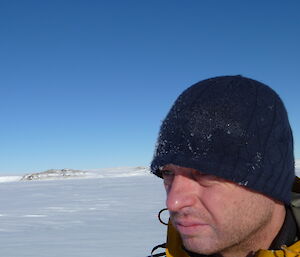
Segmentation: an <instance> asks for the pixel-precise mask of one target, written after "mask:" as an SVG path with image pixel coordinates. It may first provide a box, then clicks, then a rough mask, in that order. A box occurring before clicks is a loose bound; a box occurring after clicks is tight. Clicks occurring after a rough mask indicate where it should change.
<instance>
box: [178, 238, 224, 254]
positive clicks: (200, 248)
mask: <svg viewBox="0 0 300 257" xmlns="http://www.w3.org/2000/svg"><path fill="white" fill-rule="evenodd" d="M182 241H183V245H184V248H185V249H186V250H188V251H190V252H194V253H198V254H204V255H210V254H214V253H216V252H217V251H218V249H216V248H217V247H216V245H215V244H213V243H212V242H209V241H208V240H203V241H202V240H199V239H198V240H197V239H196V238H192V237H190V238H183V239H182Z"/></svg>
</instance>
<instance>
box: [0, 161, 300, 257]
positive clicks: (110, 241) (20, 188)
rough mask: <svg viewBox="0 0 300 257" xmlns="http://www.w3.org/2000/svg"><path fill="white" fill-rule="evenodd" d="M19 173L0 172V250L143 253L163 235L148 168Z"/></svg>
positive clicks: (19, 255) (11, 254) (69, 255)
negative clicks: (63, 173) (77, 174)
mask: <svg viewBox="0 0 300 257" xmlns="http://www.w3.org/2000/svg"><path fill="white" fill-rule="evenodd" d="M296 167H297V168H296V172H297V174H298V175H299V174H300V162H299V160H297V161H296ZM21 178H22V176H2V177H0V195H1V197H0V256H5V257H29V256H30V257H50V256H51V257H54V256H64V257H85V256H88V257H96V256H97V257H120V256H122V257H146V256H148V255H149V254H150V251H151V249H152V247H153V246H154V245H157V244H159V243H162V242H164V241H165V231H166V227H165V226H164V225H162V224H160V223H159V221H158V219H157V213H158V211H159V210H160V209H162V208H164V207H165V205H164V202H165V192H164V190H163V186H162V181H161V180H160V179H158V178H156V177H155V176H153V175H151V174H150V173H149V171H148V170H147V169H143V168H113V169H103V170H95V171H91V172H88V173H86V174H84V175H82V176H80V177H71V176H69V177H68V178H61V177H59V176H57V177H53V176H50V177H47V176H46V177H45V176H44V177H42V178H41V179H36V180H32V181H28V180H23V181H20V179H21ZM165 218H166V219H167V217H165Z"/></svg>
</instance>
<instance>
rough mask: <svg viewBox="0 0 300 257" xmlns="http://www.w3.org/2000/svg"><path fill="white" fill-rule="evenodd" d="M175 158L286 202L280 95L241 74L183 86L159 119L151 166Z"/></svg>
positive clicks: (290, 156) (287, 145)
mask: <svg viewBox="0 0 300 257" xmlns="http://www.w3.org/2000/svg"><path fill="white" fill-rule="evenodd" d="M167 164H174V165H178V166H182V167H188V168H193V169H197V170H199V171H201V172H204V173H207V174H213V175H215V176H218V177H221V178H224V179H228V180H230V181H233V182H235V183H238V184H240V185H242V186H245V187H248V188H250V189H252V190H255V191H258V192H260V193H263V194H265V195H267V196H269V197H271V198H273V199H275V200H279V201H281V202H284V203H286V204H289V202H290V198H291V187H292V184H293V181H294V178H295V168H294V153H293V136H292V131H291V128H290V125H289V121H288V116H287V112H286V109H285V107H284V104H283V102H282V101H281V99H280V98H279V96H278V95H277V94H276V93H275V92H274V91H273V90H272V89H271V88H269V87H268V86H266V85H264V84H262V83H260V82H258V81H255V80H252V79H249V78H245V77H242V76H222V77H216V78H212V79H207V80H204V81H201V82H199V83H197V84H195V85H193V86H191V87H190V88H188V89H187V90H185V91H184V92H183V93H182V94H181V95H180V96H179V97H178V99H177V100H176V102H175V104H174V105H173V107H172V108H171V110H170V112H169V113H168V115H167V117H166V118H165V120H164V121H163V123H162V125H161V128H160V133H159V137H158V141H157V145H156V150H155V154H154V158H153V161H152V163H151V171H152V172H153V173H154V174H156V175H157V176H160V177H161V172H160V167H162V166H164V165H167Z"/></svg>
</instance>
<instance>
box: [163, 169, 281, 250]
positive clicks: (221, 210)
mask: <svg viewBox="0 0 300 257" xmlns="http://www.w3.org/2000/svg"><path fill="white" fill-rule="evenodd" d="M162 175H163V179H164V185H165V189H166V192H167V201H166V204H167V207H168V210H169V212H170V216H171V221H172V224H173V225H174V226H175V228H176V229H177V231H178V232H179V233H180V235H181V238H182V241H183V244H184V246H185V248H186V249H188V250H190V251H193V252H196V253H201V254H213V253H221V252H226V251H230V250H232V249H236V250H237V251H238V249H239V247H242V248H245V247H246V248H247V244H251V243H253V242H252V241H253V239H255V240H263V238H261V239H259V236H258V235H259V234H261V233H260V231H261V230H262V229H263V228H264V227H265V226H266V225H267V224H268V221H269V220H270V218H271V216H272V213H273V210H274V204H275V203H274V201H273V200H271V199H270V198H268V197H266V196H264V195H262V194H259V193H256V192H253V191H250V190H248V189H246V188H245V187H242V186H239V185H237V184H235V183H232V182H229V181H227V180H224V179H220V178H217V177H215V176H212V175H207V174H203V173H201V172H199V171H197V170H194V169H190V168H184V167H180V166H175V165H171V164H170V165H166V166H164V167H163V169H162Z"/></svg>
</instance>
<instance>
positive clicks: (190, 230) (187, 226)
mask: <svg viewBox="0 0 300 257" xmlns="http://www.w3.org/2000/svg"><path fill="white" fill-rule="evenodd" d="M175 226H176V228H177V230H178V232H179V233H180V234H182V235H193V234H195V233H198V232H199V231H200V230H202V229H205V228H206V227H208V226H209V225H208V224H206V223H204V222H198V221H175Z"/></svg>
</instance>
